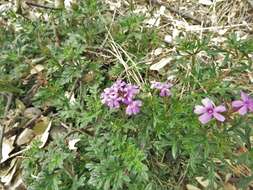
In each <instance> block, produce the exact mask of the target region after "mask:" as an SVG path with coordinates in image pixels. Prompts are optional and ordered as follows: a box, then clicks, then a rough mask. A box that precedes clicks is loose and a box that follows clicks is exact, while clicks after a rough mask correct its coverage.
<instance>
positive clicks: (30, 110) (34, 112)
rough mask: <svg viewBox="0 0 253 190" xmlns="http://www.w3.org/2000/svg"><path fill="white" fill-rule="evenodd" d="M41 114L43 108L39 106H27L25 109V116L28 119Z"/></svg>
mask: <svg viewBox="0 0 253 190" xmlns="http://www.w3.org/2000/svg"><path fill="white" fill-rule="evenodd" d="M40 114H41V110H40V109H38V108H35V107H30V108H27V109H26V110H25V111H24V116H25V117H26V118H28V119H32V118H34V117H36V116H38V115H40Z"/></svg>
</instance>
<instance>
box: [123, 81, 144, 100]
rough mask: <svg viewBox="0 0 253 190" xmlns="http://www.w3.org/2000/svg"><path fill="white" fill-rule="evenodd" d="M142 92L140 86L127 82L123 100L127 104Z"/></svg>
mask: <svg viewBox="0 0 253 190" xmlns="http://www.w3.org/2000/svg"><path fill="white" fill-rule="evenodd" d="M139 92H140V90H139V88H138V86H135V85H131V84H127V85H126V86H125V88H124V89H123V100H122V102H123V103H125V104H128V103H130V102H131V101H133V98H134V97H135V96H136V95H137V94H138V93H139Z"/></svg>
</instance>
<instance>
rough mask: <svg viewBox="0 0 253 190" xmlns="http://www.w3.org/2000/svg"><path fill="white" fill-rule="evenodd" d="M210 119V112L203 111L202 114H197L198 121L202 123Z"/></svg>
mask: <svg viewBox="0 0 253 190" xmlns="http://www.w3.org/2000/svg"><path fill="white" fill-rule="evenodd" d="M211 119H212V115H211V114H208V113H204V114H202V115H201V116H199V121H200V122H201V123H202V124H206V123H208V122H209V121H210V120H211Z"/></svg>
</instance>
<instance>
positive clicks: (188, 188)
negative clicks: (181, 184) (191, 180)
mask: <svg viewBox="0 0 253 190" xmlns="http://www.w3.org/2000/svg"><path fill="white" fill-rule="evenodd" d="M186 189H187V190H201V189H199V188H198V187H196V186H194V185H191V184H187V185H186Z"/></svg>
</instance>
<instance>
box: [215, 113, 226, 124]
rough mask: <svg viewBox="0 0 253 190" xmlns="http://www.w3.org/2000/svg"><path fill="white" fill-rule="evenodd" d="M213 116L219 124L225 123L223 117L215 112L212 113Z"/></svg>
mask: <svg viewBox="0 0 253 190" xmlns="http://www.w3.org/2000/svg"><path fill="white" fill-rule="evenodd" d="M213 116H214V117H215V118H216V119H217V120H219V121H221V122H223V121H225V117H224V116H223V115H221V114H219V113H217V112H214V113H213Z"/></svg>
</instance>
